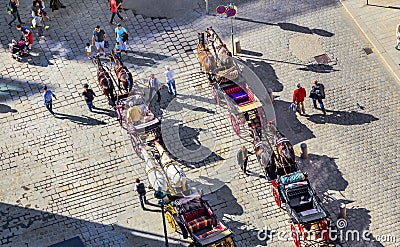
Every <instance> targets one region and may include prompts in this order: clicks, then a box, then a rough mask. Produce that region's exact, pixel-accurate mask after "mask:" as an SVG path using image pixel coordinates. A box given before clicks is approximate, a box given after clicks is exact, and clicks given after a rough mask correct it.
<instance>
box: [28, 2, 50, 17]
mask: <svg viewBox="0 0 400 247" xmlns="http://www.w3.org/2000/svg"><path fill="white" fill-rule="evenodd" d="M38 10H40V13H41V14H42V16H44V17H45V18H46V19H47V20H49V21H50V17H49V16H48V15H47V12H46V11H45V10H44V2H42V1H40V0H35V1H33V3H32V17H35V15H36V12H37V11H38Z"/></svg>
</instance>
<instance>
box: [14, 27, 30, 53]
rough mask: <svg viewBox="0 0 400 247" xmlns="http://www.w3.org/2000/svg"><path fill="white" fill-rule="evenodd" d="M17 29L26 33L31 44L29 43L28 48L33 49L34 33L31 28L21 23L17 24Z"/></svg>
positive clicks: (26, 37) (25, 35) (23, 33)
mask: <svg viewBox="0 0 400 247" xmlns="http://www.w3.org/2000/svg"><path fill="white" fill-rule="evenodd" d="M17 30H18V31H21V33H22V35H24V37H25V39H26V40H28V42H29V45H28V49H29V50H30V49H32V44H33V34H32V32H31V30H29V29H28V28H27V27H25V26H21V24H18V25H17Z"/></svg>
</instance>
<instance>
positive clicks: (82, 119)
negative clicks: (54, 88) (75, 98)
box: [55, 112, 107, 126]
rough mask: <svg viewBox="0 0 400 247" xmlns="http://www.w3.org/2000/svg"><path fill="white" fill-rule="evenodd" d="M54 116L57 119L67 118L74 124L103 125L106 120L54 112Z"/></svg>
mask: <svg viewBox="0 0 400 247" xmlns="http://www.w3.org/2000/svg"><path fill="white" fill-rule="evenodd" d="M55 117H56V118H58V119H63V120H69V121H71V122H72V123H76V124H79V125H91V126H95V125H105V124H107V123H106V122H103V121H100V120H97V119H95V118H92V117H88V116H83V117H80V116H73V115H68V114H64V113H58V112H56V115H55Z"/></svg>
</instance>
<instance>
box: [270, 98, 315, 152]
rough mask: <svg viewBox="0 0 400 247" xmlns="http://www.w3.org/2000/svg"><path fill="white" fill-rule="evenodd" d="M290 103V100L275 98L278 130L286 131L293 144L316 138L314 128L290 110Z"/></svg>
mask: <svg viewBox="0 0 400 247" xmlns="http://www.w3.org/2000/svg"><path fill="white" fill-rule="evenodd" d="M290 104H291V103H290V102H286V101H282V100H275V112H276V124H277V127H278V130H280V131H281V132H282V133H284V134H285V136H286V137H287V138H289V140H290V142H291V143H292V144H293V145H295V144H297V143H301V142H303V141H305V140H308V139H311V138H315V135H314V133H313V132H312V130H311V129H309V128H308V127H307V125H305V124H303V123H301V122H300V121H299V119H298V118H297V115H296V114H295V113H294V112H292V111H290V110H289V106H290ZM306 111H307V109H306Z"/></svg>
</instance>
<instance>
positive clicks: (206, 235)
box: [198, 223, 224, 239]
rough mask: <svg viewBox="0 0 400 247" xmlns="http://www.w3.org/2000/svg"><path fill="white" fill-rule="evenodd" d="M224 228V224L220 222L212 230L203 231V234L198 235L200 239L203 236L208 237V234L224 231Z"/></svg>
mask: <svg viewBox="0 0 400 247" xmlns="http://www.w3.org/2000/svg"><path fill="white" fill-rule="evenodd" d="M223 230H224V228H223V227H222V225H221V224H219V223H218V226H217V227H216V228H213V229H212V230H210V231H208V232H205V233H203V234H200V235H198V237H199V238H200V239H202V238H207V237H208V236H211V235H212V234H214V233H216V232H220V231H223Z"/></svg>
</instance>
